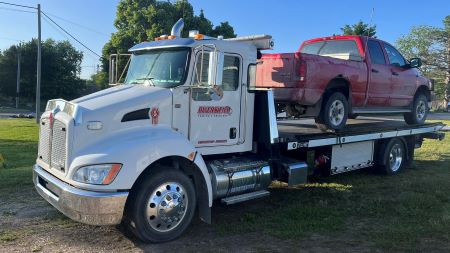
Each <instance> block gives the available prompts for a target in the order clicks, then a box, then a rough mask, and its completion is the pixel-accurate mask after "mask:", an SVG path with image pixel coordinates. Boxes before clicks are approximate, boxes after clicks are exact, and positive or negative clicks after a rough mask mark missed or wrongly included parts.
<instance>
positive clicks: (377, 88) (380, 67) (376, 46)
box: [366, 40, 392, 107]
mask: <svg viewBox="0 0 450 253" xmlns="http://www.w3.org/2000/svg"><path fill="white" fill-rule="evenodd" d="M367 48H368V51H369V55H370V64H368V71H369V81H368V89H367V95H368V96H367V103H366V106H367V107H374V106H375V107H382V106H388V105H389V94H390V92H391V75H392V74H391V67H390V66H389V65H387V61H386V57H385V55H384V52H383V49H382V47H381V45H380V43H379V42H378V41H376V40H369V41H368V43H367Z"/></svg>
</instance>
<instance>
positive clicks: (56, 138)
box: [51, 120, 66, 169]
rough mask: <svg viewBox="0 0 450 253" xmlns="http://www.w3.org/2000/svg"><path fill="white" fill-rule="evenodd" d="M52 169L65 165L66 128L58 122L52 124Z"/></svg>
mask: <svg viewBox="0 0 450 253" xmlns="http://www.w3.org/2000/svg"><path fill="white" fill-rule="evenodd" d="M51 157H52V158H51V160H52V167H56V168H58V169H61V168H64V167H65V163H66V126H65V125H64V124H63V123H62V122H61V121H58V120H55V123H54V124H53V137H52V152H51Z"/></svg>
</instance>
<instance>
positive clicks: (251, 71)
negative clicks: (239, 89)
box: [247, 63, 257, 91]
mask: <svg viewBox="0 0 450 253" xmlns="http://www.w3.org/2000/svg"><path fill="white" fill-rule="evenodd" d="M256 66H257V65H256V64H255V63H251V64H250V65H248V70H247V71H248V80H247V82H248V90H250V91H254V90H256Z"/></svg>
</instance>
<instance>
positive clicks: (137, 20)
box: [97, 0, 236, 85]
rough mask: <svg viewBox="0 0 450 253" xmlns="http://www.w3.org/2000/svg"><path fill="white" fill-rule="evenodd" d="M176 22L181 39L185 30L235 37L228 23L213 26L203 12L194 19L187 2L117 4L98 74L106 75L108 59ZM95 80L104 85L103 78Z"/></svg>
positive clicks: (164, 31)
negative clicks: (113, 29) (180, 21)
mask: <svg viewBox="0 0 450 253" xmlns="http://www.w3.org/2000/svg"><path fill="white" fill-rule="evenodd" d="M179 18H183V19H184V29H183V33H182V35H183V37H187V36H188V33H189V30H199V31H200V33H203V34H206V35H208V36H219V35H222V36H224V38H230V37H235V36H236V35H235V34H234V29H233V27H232V26H231V25H230V24H229V23H228V22H222V23H220V24H219V25H218V26H214V24H213V23H212V22H211V21H210V20H209V19H208V18H206V17H205V14H204V11H203V10H201V11H200V14H199V15H198V16H197V15H195V14H194V10H193V7H192V5H191V4H190V3H189V2H188V1H187V0H178V1H176V2H174V3H172V2H169V1H157V0H121V1H120V2H119V4H118V6H117V13H116V19H115V21H114V26H115V27H116V28H117V31H116V32H115V33H113V34H112V35H111V38H110V40H109V41H108V42H107V43H106V44H105V45H104V47H103V51H102V53H103V59H102V71H103V72H108V59H109V55H111V54H114V53H122V54H123V53H127V51H128V49H130V48H131V47H132V46H134V45H135V44H137V43H140V42H143V41H151V40H154V38H156V37H158V36H161V35H163V34H170V31H171V29H172V26H173V25H174V24H175V22H176V21H177V20H178V19H179ZM121 65H124V64H123V63H122V64H121ZM97 75H101V76H103V77H104V75H105V74H104V73H102V72H100V73H98V74H97ZM97 80H98V81H101V82H104V81H106V79H105V78H97ZM99 85H104V84H99Z"/></svg>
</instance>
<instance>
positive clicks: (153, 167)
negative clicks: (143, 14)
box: [33, 20, 444, 242]
mask: <svg viewBox="0 0 450 253" xmlns="http://www.w3.org/2000/svg"><path fill="white" fill-rule="evenodd" d="M182 27H183V21H182V20H179V21H178V22H177V23H176V24H175V25H174V27H173V28H172V33H171V35H170V36H161V37H159V38H157V39H156V40H155V41H152V42H144V43H141V44H138V45H136V46H134V47H133V48H131V49H130V53H131V54H132V56H131V60H130V64H129V66H128V72H127V75H126V78H125V82H124V83H123V84H121V85H117V86H115V87H112V88H109V89H106V90H103V91H99V92H96V93H93V94H90V95H87V96H85V97H81V98H78V99H75V100H73V101H70V102H68V101H64V100H62V99H56V100H50V101H49V102H48V104H47V108H46V111H45V113H43V115H42V117H41V120H40V137H39V138H40V139H39V151H38V157H37V160H36V164H35V166H34V169H33V171H34V173H33V180H34V183H35V186H36V189H37V191H38V192H39V194H40V195H41V196H42V197H43V198H44V199H46V200H47V201H48V202H49V203H51V204H52V205H53V206H54V207H56V208H57V209H58V210H60V211H61V212H62V213H64V214H65V215H66V216H68V217H70V218H71V219H73V220H76V221H79V222H83V223H86V224H94V225H111V224H118V223H121V222H123V223H124V224H125V225H126V226H127V227H128V228H129V229H130V230H131V231H133V232H134V234H135V235H136V236H137V237H139V238H140V239H142V240H143V241H147V242H163V241H168V240H172V239H175V238H177V237H179V236H180V235H181V234H182V233H183V232H184V231H185V230H186V228H187V227H188V226H189V224H190V223H191V220H192V218H193V216H194V213H195V212H196V210H198V214H199V216H200V218H201V219H202V220H203V221H205V222H208V223H210V222H211V211H210V210H211V206H212V205H213V201H214V200H219V201H221V202H222V203H224V204H227V205H229V204H234V203H238V202H242V201H246V200H251V199H256V198H260V197H264V196H267V195H269V191H267V188H268V187H269V185H270V184H271V182H272V181H274V180H277V181H282V182H286V183H288V184H289V185H297V184H302V183H305V182H306V181H307V177H308V176H309V175H312V174H316V173H321V174H326V175H333V174H338V173H343V172H348V171H352V170H356V169H361V168H366V167H370V166H374V165H375V166H377V167H378V168H379V169H381V170H382V171H384V172H385V173H387V174H395V173H398V172H399V171H400V170H401V169H402V168H404V167H407V166H409V164H410V163H411V161H412V160H413V157H414V148H417V147H420V145H421V143H422V140H423V139H424V138H432V139H442V138H443V137H444V135H443V133H441V132H439V130H440V129H441V128H442V127H443V125H442V124H439V123H433V124H421V125H406V124H404V123H403V122H398V121H377V120H364V119H362V120H355V121H351V122H350V124H349V125H348V126H347V127H346V128H345V129H344V130H343V131H341V132H335V133H332V132H325V133H324V132H321V131H318V130H317V129H315V126H314V125H305V124H303V123H302V122H299V121H296V120H286V119H285V120H277V115H276V111H275V101H274V99H273V94H272V91H271V90H258V89H256V87H257V86H256V85H255V73H256V68H257V63H258V59H259V58H260V55H261V53H260V50H265V49H270V48H271V47H272V46H273V42H272V40H271V37H270V36H266V35H261V36H249V37H241V38H234V39H223V38H220V37H219V38H210V37H207V36H204V35H202V34H199V33H198V32H196V31H192V32H191V33H190V37H189V38H182V37H181V30H182ZM112 63H113V62H111V64H112ZM114 68H115V66H112V67H111V69H114ZM111 72H112V73H113V74H114V73H117V71H111ZM111 79H117V75H116V76H115V77H114V75H113V77H112V78H111ZM352 122H353V123H352Z"/></svg>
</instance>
